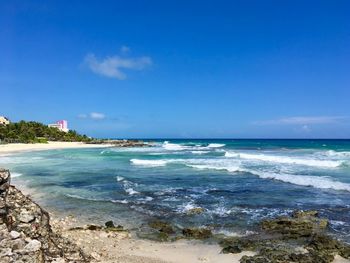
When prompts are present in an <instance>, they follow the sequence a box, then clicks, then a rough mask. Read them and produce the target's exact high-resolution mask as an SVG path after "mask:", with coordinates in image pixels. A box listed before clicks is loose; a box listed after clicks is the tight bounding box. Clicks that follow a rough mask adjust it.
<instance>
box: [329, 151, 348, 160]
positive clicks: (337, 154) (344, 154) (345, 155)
mask: <svg viewBox="0 0 350 263" xmlns="http://www.w3.org/2000/svg"><path fill="white" fill-rule="evenodd" d="M324 155H326V156H330V157H341V158H350V152H336V151H333V150H329V151H326V152H325V153H324Z"/></svg>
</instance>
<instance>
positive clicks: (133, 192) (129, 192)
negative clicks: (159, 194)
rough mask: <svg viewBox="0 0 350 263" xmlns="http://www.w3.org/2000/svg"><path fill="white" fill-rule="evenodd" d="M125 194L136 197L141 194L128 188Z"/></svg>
mask: <svg viewBox="0 0 350 263" xmlns="http://www.w3.org/2000/svg"><path fill="white" fill-rule="evenodd" d="M125 192H127V193H128V194H129V195H136V194H139V193H140V192H138V191H135V190H134V189H133V188H131V187H130V188H126V189H125Z"/></svg>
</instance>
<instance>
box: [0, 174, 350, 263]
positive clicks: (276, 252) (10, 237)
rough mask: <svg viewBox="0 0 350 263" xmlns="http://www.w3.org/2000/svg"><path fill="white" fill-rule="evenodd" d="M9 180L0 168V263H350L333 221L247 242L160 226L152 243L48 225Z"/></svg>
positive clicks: (274, 229)
mask: <svg viewBox="0 0 350 263" xmlns="http://www.w3.org/2000/svg"><path fill="white" fill-rule="evenodd" d="M10 179H11V178H10V173H9V171H8V170H3V169H0V262H4V263H5V262H33V263H34V262H35V263H36V262H56V263H63V262H77V263H79V262H105V263H109V262H110V263H112V262H113V263H115V262H120V263H126V262H127V263H162V262H164V263H166V262H181V263H194V262H220V263H226V262H232V263H234V262H241V263H270V262H271V263H286V262H298V263H305V262H306V263H330V262H339V263H340V262H350V261H349V260H348V259H349V258H350V246H349V245H348V244H345V243H342V242H340V241H338V240H336V239H335V238H333V237H331V236H329V235H328V231H327V229H328V221H327V220H326V219H323V218H320V217H319V215H318V212H317V211H295V212H294V213H293V214H291V215H290V216H288V217H287V216H286V217H280V218H274V219H269V220H265V221H263V222H261V223H260V226H259V231H258V233H255V234H252V235H249V236H246V237H227V236H223V235H215V234H214V233H213V232H212V230H211V229H210V227H208V228H179V227H178V226H173V225H171V224H169V223H168V222H164V221H160V220H155V221H151V222H149V224H148V225H147V229H148V231H150V232H149V233H147V234H145V235H144V237H152V238H153V239H155V240H157V241H150V240H142V239H136V238H133V237H132V233H130V232H129V231H128V230H126V229H124V228H123V227H122V226H120V225H115V224H114V223H113V221H108V222H106V223H105V225H104V226H99V225H85V226H81V225H79V220H78V219H76V218H74V217H67V218H64V219H59V220H50V216H49V214H48V213H47V212H46V211H45V210H43V209H42V208H41V207H40V206H39V205H37V204H36V203H35V202H34V201H32V200H31V199H30V198H29V197H28V196H25V195H24V194H23V193H22V192H21V191H19V190H18V189H16V188H15V187H14V186H11V185H10ZM201 212H202V211H201V210H200V209H196V210H194V211H191V213H194V214H196V213H201ZM140 229H142V227H140ZM202 240H206V241H210V243H211V244H209V243H203V242H202ZM159 241H167V242H159ZM214 243H215V244H214ZM218 244H219V245H218Z"/></svg>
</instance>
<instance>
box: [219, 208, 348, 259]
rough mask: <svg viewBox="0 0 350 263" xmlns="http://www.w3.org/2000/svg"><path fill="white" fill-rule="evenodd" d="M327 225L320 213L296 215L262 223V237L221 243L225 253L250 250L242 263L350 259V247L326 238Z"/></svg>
mask: <svg viewBox="0 0 350 263" xmlns="http://www.w3.org/2000/svg"><path fill="white" fill-rule="evenodd" d="M327 227H328V221H327V220H326V219H323V218H319V217H318V212H317V211H296V212H294V213H293V214H292V215H291V216H290V217H279V218H274V219H268V220H264V221H263V222H261V231H260V233H259V234H256V235H252V236H248V237H242V238H227V239H224V240H222V241H221V245H222V247H223V250H222V252H223V253H240V251H244V250H251V251H255V252H257V254H256V255H254V256H244V257H242V258H241V260H240V262H241V263H265V262H266V263H268V262H276V263H277V262H281V263H282V262H298V263H330V262H332V261H333V260H334V258H335V255H340V256H342V257H343V258H349V257H350V246H349V245H347V244H345V243H342V242H340V241H338V240H336V239H334V238H332V237H330V236H328V235H327V231H326V230H327Z"/></svg>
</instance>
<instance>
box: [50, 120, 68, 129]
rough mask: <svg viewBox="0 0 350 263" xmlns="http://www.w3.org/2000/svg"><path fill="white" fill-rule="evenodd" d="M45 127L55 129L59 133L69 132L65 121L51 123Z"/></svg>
mask: <svg viewBox="0 0 350 263" xmlns="http://www.w3.org/2000/svg"><path fill="white" fill-rule="evenodd" d="M47 126H49V127H51V128H57V129H59V130H60V131H64V132H69V129H68V122H67V121H66V120H60V121H57V122H56V123H52V124H49V125H47Z"/></svg>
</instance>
